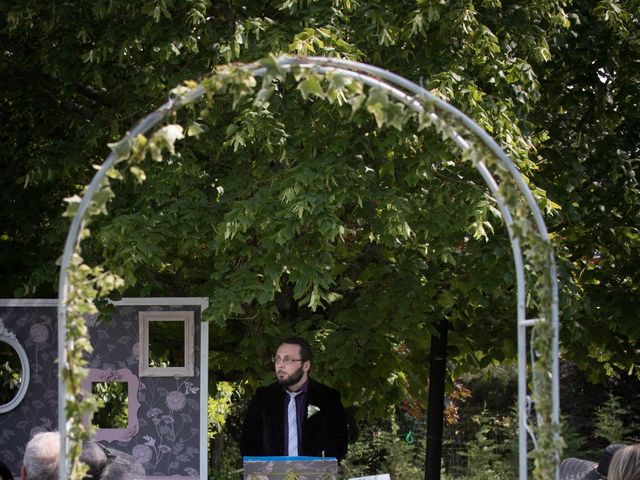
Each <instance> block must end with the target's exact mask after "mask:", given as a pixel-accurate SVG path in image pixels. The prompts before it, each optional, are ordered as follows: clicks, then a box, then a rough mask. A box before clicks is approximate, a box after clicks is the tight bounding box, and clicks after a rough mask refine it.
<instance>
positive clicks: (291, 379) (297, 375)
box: [276, 365, 304, 387]
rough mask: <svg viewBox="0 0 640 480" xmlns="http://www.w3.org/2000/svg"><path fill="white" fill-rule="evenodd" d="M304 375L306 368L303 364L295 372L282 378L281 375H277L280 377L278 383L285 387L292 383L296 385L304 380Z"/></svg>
mask: <svg viewBox="0 0 640 480" xmlns="http://www.w3.org/2000/svg"><path fill="white" fill-rule="evenodd" d="M302 375H304V370H303V368H302V365H300V368H299V369H297V370H296V371H295V372H293V373H291V374H289V376H287V377H285V378H282V379H280V377H276V378H277V379H278V383H279V384H280V385H282V386H283V387H290V386H291V385H295V384H296V383H298V382H299V381H300V380H302Z"/></svg>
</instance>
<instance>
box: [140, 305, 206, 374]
mask: <svg viewBox="0 0 640 480" xmlns="http://www.w3.org/2000/svg"><path fill="white" fill-rule="evenodd" d="M139 318H140V365H139V374H140V376H141V377H143V376H146V377H192V376H193V375H194V357H195V355H194V313H193V312H192V311H191V312H140V314H139Z"/></svg>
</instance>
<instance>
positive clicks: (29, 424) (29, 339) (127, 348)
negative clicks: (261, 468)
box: [0, 305, 201, 478]
mask: <svg viewBox="0 0 640 480" xmlns="http://www.w3.org/2000/svg"><path fill="white" fill-rule="evenodd" d="M56 310H57V309H56V308H55V307H40V306H29V307H13V306H12V307H2V306H0V318H1V319H2V321H3V322H4V325H5V327H6V328H7V329H9V330H11V331H12V332H13V333H14V334H15V335H16V338H17V339H18V341H19V342H20V343H21V344H22V346H23V347H24V349H25V351H26V352H27V357H28V359H29V363H30V368H31V380H30V384H29V388H28V390H27V393H26V396H25V398H24V400H23V401H22V402H21V403H20V404H19V405H18V407H17V408H16V409H14V410H13V411H11V412H7V413H3V414H0V458H2V460H3V461H4V462H5V463H6V464H7V465H8V466H9V468H10V469H12V471H13V472H14V473H15V474H19V472H20V467H21V465H22V456H23V454H24V446H25V444H26V443H27V441H28V440H29V438H30V437H31V436H33V434H35V433H37V432H39V431H45V430H56V429H57V426H58V423H57V411H58V372H57V363H56V358H57V328H56V327H57V313H56ZM141 311H193V312H194V315H195V322H194V324H195V325H194V328H195V338H194V340H195V341H194V348H195V358H199V355H200V352H199V350H200V331H201V330H200V306H194V305H185V306H179V305H172V306H118V307H117V309H116V313H115V314H114V315H113V317H112V318H111V320H109V321H106V320H103V319H101V318H99V317H95V318H90V319H88V321H87V325H88V328H89V334H90V337H91V343H92V345H93V348H94V352H93V353H92V355H91V358H90V360H89V366H90V368H92V369H97V370H103V371H104V370H113V371H122V370H123V369H128V370H129V371H130V372H131V374H132V375H133V376H135V377H136V378H137V380H138V381H139V387H138V392H137V402H136V403H139V408H138V409H137V425H136V430H137V433H136V432H133V433H131V432H129V434H128V435H127V436H126V437H127V439H125V440H122V439H116V440H112V441H104V440H103V442H104V443H106V444H107V445H109V446H111V447H113V448H117V449H119V450H122V451H125V452H128V453H131V454H132V455H133V456H134V457H135V458H137V459H138V460H139V461H140V463H142V465H143V466H144V468H145V471H146V474H147V476H149V477H154V478H162V477H169V476H171V477H189V476H198V474H199V434H200V428H199V425H200V418H199V416H200V413H199V412H200V392H199V385H200V365H199V364H198V362H196V366H195V374H194V376H191V377H139V376H138V372H139V346H138V342H139V328H138V314H139V312H141ZM130 403H131V399H130ZM136 407H137V405H136Z"/></svg>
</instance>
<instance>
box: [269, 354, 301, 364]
mask: <svg viewBox="0 0 640 480" xmlns="http://www.w3.org/2000/svg"><path fill="white" fill-rule="evenodd" d="M271 361H272V362H273V363H274V364H278V363H284V364H285V365H291V364H292V363H293V362H301V361H302V359H301V358H291V357H289V356H287V355H285V356H284V357H281V356H279V355H274V356H273V357H271Z"/></svg>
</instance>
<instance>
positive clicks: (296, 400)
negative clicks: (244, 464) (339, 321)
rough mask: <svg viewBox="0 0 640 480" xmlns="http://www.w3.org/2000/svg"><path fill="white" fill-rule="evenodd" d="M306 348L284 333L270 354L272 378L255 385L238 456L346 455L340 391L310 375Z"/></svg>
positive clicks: (309, 349) (300, 339) (309, 362)
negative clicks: (269, 383) (267, 381)
mask: <svg viewBox="0 0 640 480" xmlns="http://www.w3.org/2000/svg"><path fill="white" fill-rule="evenodd" d="M312 360H313V357H312V354H311V348H310V346H309V344H308V343H307V342H306V340H304V339H302V338H299V337H292V338H287V339H286V340H284V341H283V342H282V344H281V345H280V346H279V347H278V350H277V352H276V354H275V355H274V356H273V364H274V367H275V373H276V378H277V381H276V382H274V383H272V384H271V385H269V386H266V387H260V388H258V389H257V390H256V394H255V396H254V397H253V398H252V399H251V402H250V403H249V407H248V408H247V413H246V416H245V419H244V425H243V426H242V438H241V439H240V452H241V453H242V455H243V456H264V455H266V456H282V455H285V456H298V455H306V456H312V457H336V458H337V459H338V460H341V459H342V458H344V456H345V455H346V454H347V441H348V434H347V421H346V416H345V412H344V408H343V407H342V402H341V401H340V393H339V392H338V391H337V390H334V389H333V388H330V387H328V386H326V385H323V384H322V383H319V382H316V381H315V380H313V379H311V378H310V377H309V371H310V370H311V364H312Z"/></svg>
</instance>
